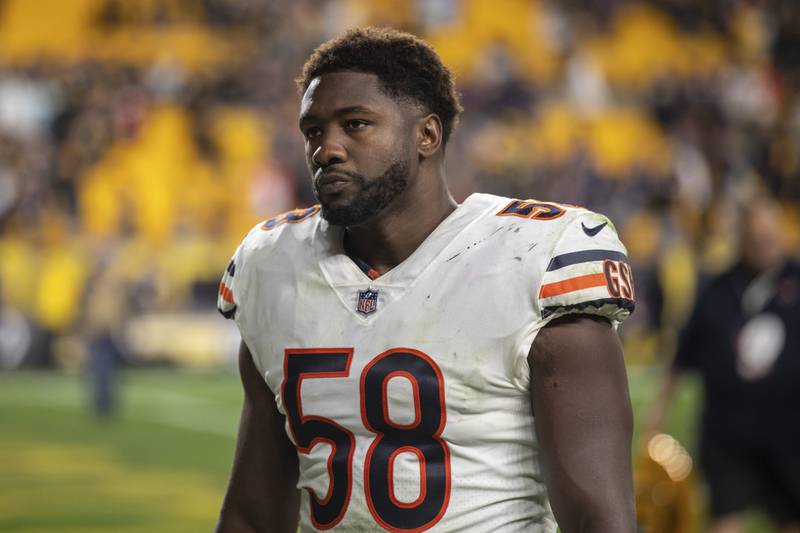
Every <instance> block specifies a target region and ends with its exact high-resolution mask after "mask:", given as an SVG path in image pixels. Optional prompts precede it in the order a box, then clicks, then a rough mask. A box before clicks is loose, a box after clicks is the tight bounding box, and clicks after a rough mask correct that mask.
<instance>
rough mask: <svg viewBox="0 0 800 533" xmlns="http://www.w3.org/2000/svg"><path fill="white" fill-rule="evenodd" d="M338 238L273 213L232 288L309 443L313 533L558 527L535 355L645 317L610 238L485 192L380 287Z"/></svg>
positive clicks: (243, 255) (237, 265)
mask: <svg viewBox="0 0 800 533" xmlns="http://www.w3.org/2000/svg"><path fill="white" fill-rule="evenodd" d="M342 237H343V233H342V228H340V227H336V226H331V225H329V224H328V223H327V222H326V221H325V220H324V219H322V217H321V216H320V215H319V208H318V207H316V206H315V207H311V208H308V209H304V210H297V211H292V212H290V213H287V214H284V215H281V216H279V217H275V218H273V219H271V220H268V221H267V222H265V223H263V224H259V225H258V226H256V227H255V228H254V229H253V230H252V231H251V232H250V233H249V234H248V235H247V237H246V238H245V239H244V241H243V242H242V244H241V246H240V247H239V248H238V249H237V251H236V253H235V255H234V258H233V260H232V261H231V263H230V265H229V267H228V269H227V272H226V273H225V275H224V277H223V280H222V283H221V285H220V299H219V308H220V311H221V312H222V313H223V314H224V315H226V316H228V317H231V318H234V319H235V320H236V323H237V324H238V326H239V329H240V331H241V334H242V338H243V340H244V342H245V343H246V344H247V346H248V347H249V349H250V351H251V353H252V355H253V359H254V361H255V365H256V367H257V368H258V370H259V371H260V372H261V375H262V376H263V377H264V380H265V381H266V383H267V385H268V386H269V388H270V389H271V390H272V392H273V393H274V394H275V402H276V404H277V406H278V409H279V410H280V412H281V413H283V414H284V415H286V432H287V434H288V435H289V438H290V439H291V440H292V442H294V444H295V445H296V446H297V453H298V456H299V461H300V478H299V482H298V486H299V487H301V488H302V489H305V490H303V491H302V493H303V495H302V501H301V516H300V526H301V527H300V529H301V531H304V532H306V531H318V530H327V529H331V530H334V531H359V532H363V531H376V530H378V531H380V530H381V528H383V529H386V530H388V531H415V532H418V531H425V530H430V531H437V532H464V531H470V532H472V531H474V532H484V531H485V532H497V531H503V532H506V531H509V532H513V531H529V532H530V531H541V532H551V531H555V530H556V524H555V521H554V519H553V515H552V512H551V510H550V506H549V504H548V500H547V494H546V490H545V486H544V483H543V479H542V471H541V468H540V465H539V461H538V459H539V448H538V445H537V439H536V433H535V431H534V426H533V417H532V413H531V405H530V369H529V367H528V361H527V356H528V352H529V351H530V348H531V344H532V343H533V341H534V339H535V337H536V334H537V332H538V331H539V330H540V329H541V328H542V327H543V326H544V325H545V324H546V323H547V322H548V321H550V320H552V319H553V318H554V317H557V316H561V315H563V314H566V313H571V312H580V313H592V314H599V315H602V316H605V317H608V318H609V319H610V320H611V321H612V322H613V323H614V324H615V325H616V324H618V323H619V322H620V321H622V320H623V319H625V317H627V316H628V314H629V313H630V311H631V310H632V309H633V301H634V294H633V283H632V278H631V272H630V268H629V266H628V263H627V258H626V255H625V248H624V247H623V246H622V244H621V243H620V241H619V239H618V237H617V234H616V231H615V229H614V227H613V225H612V224H611V223H610V222H609V221H608V219H607V218H605V217H604V216H602V215H598V214H595V213H592V212H590V211H587V210H585V209H582V208H578V207H572V206H564V205H560V204H553V203H548V202H540V201H537V200H524V201H523V200H512V199H509V198H502V197H498V196H492V195H488V194H474V195H472V196H470V197H469V198H468V199H467V200H466V201H465V202H464V203H463V204H461V205H460V206H458V208H457V209H456V210H455V211H453V213H452V214H450V216H448V217H447V218H446V219H445V220H444V221H443V222H442V223H441V224H440V225H439V226H438V227H437V228H436V229H435V230H434V231H433V233H431V234H430V235H429V236H428V238H427V239H426V240H425V241H424V242H423V243H422V244H421V245H420V246H419V248H418V249H417V250H416V251H415V252H414V253H413V254H412V255H411V256H410V257H408V258H407V259H406V260H405V261H403V262H402V263H401V264H399V265H397V266H396V267H395V268H393V269H392V270H391V271H389V272H387V273H385V274H384V275H382V276H380V277H379V278H377V279H374V280H373V279H370V277H368V276H367V275H366V274H365V273H364V272H363V271H362V270H361V268H359V267H358V266H357V265H356V264H355V263H354V261H353V260H352V259H350V257H348V256H347V255H346V254H345V252H344V250H343V245H342Z"/></svg>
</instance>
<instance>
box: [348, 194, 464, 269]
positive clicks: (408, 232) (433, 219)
mask: <svg viewBox="0 0 800 533" xmlns="http://www.w3.org/2000/svg"><path fill="white" fill-rule="evenodd" d="M439 184H440V187H437V190H435V191H429V192H428V193H426V194H428V195H427V197H424V198H425V200H423V201H413V200H411V199H410V198H411V197H419V196H418V195H409V198H408V199H398V200H399V201H400V202H399V204H398V205H397V206H394V207H393V208H392V209H390V210H389V211H388V212H387V213H386V214H381V215H379V216H378V217H376V218H375V219H373V220H371V221H370V222H369V223H368V224H364V225H360V226H350V227H348V228H347V230H346V233H345V239H347V248H348V250H349V251H350V252H351V253H352V254H354V255H355V256H357V257H358V258H360V259H361V260H362V261H364V262H366V263H367V264H368V265H369V266H370V267H371V268H372V269H373V270H375V271H376V272H378V273H379V274H385V273H386V272H388V271H389V270H391V269H392V268H394V267H396V266H397V265H399V264H400V263H402V262H403V261H404V260H405V259H406V258H408V257H409V256H410V255H411V254H412V253H414V250H416V249H417V248H418V247H419V246H420V245H421V244H422V242H423V241H424V240H425V239H426V238H427V237H428V235H430V234H431V233H432V232H433V230H435V229H436V227H437V226H439V224H441V223H442V221H443V220H444V219H445V218H447V217H448V215H450V213H452V212H453V211H454V210H455V208H456V202H455V200H453V197H452V196H451V195H450V191H449V190H448V189H447V186H446V185H444V181H443V180H442V181H441V182H439ZM404 200H405V201H404Z"/></svg>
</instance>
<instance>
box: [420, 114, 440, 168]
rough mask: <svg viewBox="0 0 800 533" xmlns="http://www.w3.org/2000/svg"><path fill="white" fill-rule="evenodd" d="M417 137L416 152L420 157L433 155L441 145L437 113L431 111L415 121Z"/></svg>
mask: <svg viewBox="0 0 800 533" xmlns="http://www.w3.org/2000/svg"><path fill="white" fill-rule="evenodd" d="M417 132H418V139H419V141H418V142H417V152H418V153H419V155H420V157H422V158H427V157H431V156H432V155H434V154H435V153H436V152H437V151H438V150H439V148H441V146H442V140H443V139H442V121H441V119H440V118H439V116H438V115H436V114H434V113H431V114H429V115H425V116H424V117H422V118H421V119H419V121H418V122H417Z"/></svg>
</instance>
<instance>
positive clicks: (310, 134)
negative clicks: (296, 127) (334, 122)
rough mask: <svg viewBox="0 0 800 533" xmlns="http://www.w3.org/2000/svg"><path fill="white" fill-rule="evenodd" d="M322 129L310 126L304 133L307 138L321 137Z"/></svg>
mask: <svg viewBox="0 0 800 533" xmlns="http://www.w3.org/2000/svg"><path fill="white" fill-rule="evenodd" d="M320 133H322V130H321V129H320V128H308V129H307V130H306V131H304V132H303V135H304V136H305V138H306V139H314V138H316V137H319V135H320Z"/></svg>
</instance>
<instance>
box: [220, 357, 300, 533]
mask: <svg viewBox="0 0 800 533" xmlns="http://www.w3.org/2000/svg"><path fill="white" fill-rule="evenodd" d="M239 371H240V374H241V379H242V385H243V387H244V403H243V406H242V415H241V419H240V421H239V434H238V437H237V441H236V452H235V456H234V462H233V469H232V472H231V479H230V483H229V485H228V492H227V494H226V496H225V501H224V503H223V507H222V512H221V514H220V523H219V526H218V530H217V531H218V532H225V533H227V532H232V533H233V532H236V533H238V532H240V531H241V532H249V531H262V530H269V531H286V532H291V533H294V531H295V530H296V528H297V519H298V505H299V493H298V491H297V489H296V483H297V475H298V466H297V453H296V451H295V449H294V446H293V445H292V443H291V441H290V440H289V438H288V436H287V435H286V432H285V430H284V423H285V418H284V417H283V415H281V414H280V412H279V411H278V408H277V406H276V405H275V400H274V398H273V395H272V392H271V391H270V389H269V387H267V385H266V383H265V381H264V379H263V378H262V377H261V375H260V372H259V371H258V369H257V368H256V366H255V363H254V362H253V358H252V356H251V354H250V351H249V350H248V349H247V346H246V345H245V344H244V343H242V344H241V347H240V349H239Z"/></svg>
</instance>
